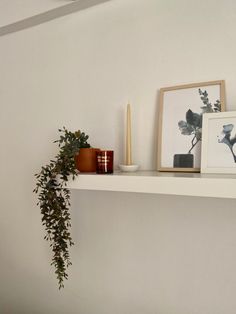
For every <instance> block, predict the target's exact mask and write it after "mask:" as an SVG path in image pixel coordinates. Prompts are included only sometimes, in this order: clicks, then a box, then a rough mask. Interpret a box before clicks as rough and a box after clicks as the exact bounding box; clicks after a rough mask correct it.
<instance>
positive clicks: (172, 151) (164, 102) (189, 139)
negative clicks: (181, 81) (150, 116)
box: [157, 80, 225, 172]
mask: <svg viewBox="0 0 236 314" xmlns="http://www.w3.org/2000/svg"><path fill="white" fill-rule="evenodd" d="M224 110H225V82H224V81H223V80H219V81H210V82H201V83H194V84H187V85H179V86H173V87H165V88H161V89H160V94H159V110H158V145H157V170H158V171H172V172H175V171H176V172H179V171H182V172H200V163H201V131H202V116H203V115H204V113H205V112H218V111H224Z"/></svg>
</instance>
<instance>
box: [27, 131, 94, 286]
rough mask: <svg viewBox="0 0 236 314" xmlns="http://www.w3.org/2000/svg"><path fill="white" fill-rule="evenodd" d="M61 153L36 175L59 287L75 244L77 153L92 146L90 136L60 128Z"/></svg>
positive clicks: (43, 221)
mask: <svg viewBox="0 0 236 314" xmlns="http://www.w3.org/2000/svg"><path fill="white" fill-rule="evenodd" d="M59 132H60V134H61V135H60V138H59V139H58V140H57V141H55V142H54V143H57V144H58V147H59V152H58V154H57V155H56V156H55V158H54V159H53V160H50V162H49V163H48V164H47V165H45V166H43V167H42V168H41V171H40V172H39V173H38V174H36V175H35V176H36V181H37V182H36V187H35V189H34V191H33V192H34V193H36V194H38V203H37V205H38V206H39V207H40V209H41V214H42V223H43V225H44V226H45V231H46V235H45V237H44V239H46V240H47V241H49V242H50V247H51V248H52V252H53V257H52V263H51V265H54V267H55V273H56V276H57V279H58V284H59V289H61V288H62V287H64V279H68V274H67V268H68V266H70V265H71V260H70V255H69V247H70V246H72V245H74V243H73V241H72V238H71V234H70V227H71V218H70V213H69V209H70V190H69V189H68V188H67V182H68V180H69V178H70V177H72V178H73V179H75V177H76V176H77V174H78V171H77V170H76V164H75V155H76V154H77V153H78V152H79V149H80V148H86V147H90V144H88V142H87V140H88V138H89V137H88V135H86V134H85V133H84V132H81V131H80V130H78V131H76V132H70V131H68V130H67V129H66V128H65V127H63V129H59Z"/></svg>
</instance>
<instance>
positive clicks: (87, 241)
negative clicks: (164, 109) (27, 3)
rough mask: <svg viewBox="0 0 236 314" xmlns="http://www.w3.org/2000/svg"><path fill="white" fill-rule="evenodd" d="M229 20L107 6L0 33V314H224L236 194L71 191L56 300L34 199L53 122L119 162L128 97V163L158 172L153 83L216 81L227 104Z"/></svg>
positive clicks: (228, 306) (214, 4)
mask: <svg viewBox="0 0 236 314" xmlns="http://www.w3.org/2000/svg"><path fill="white" fill-rule="evenodd" d="M235 12H236V2H235V1H231V0H225V1H213V0H205V1H199V2H197V3H196V1H194V0H179V1H169V0H166V1H157V0H148V1H144V0H114V1H110V2H108V3H106V4H104V5H99V6H96V7H93V8H91V9H89V10H85V11H81V12H80V13H79V14H72V15H70V16H66V17H63V18H61V19H57V20H54V21H53V22H49V23H45V24H42V25H39V26H37V27H34V28H32V29H27V30H25V31H22V32H18V33H14V34H11V35H9V36H3V37H1V38H0V51H1V52H0V55H1V58H0V69H1V75H0V108H1V109H0V110H1V114H0V129H1V154H0V174H1V181H0V194H1V197H0V203H1V206H0V217H1V219H0V252H1V253H0V254H1V259H0V264H1V267H0V278H1V284H0V313H1V312H2V313H4V314H127V313H128V314H157V313H158V314H159V313H160V314H222V313H227V314H235V309H236V298H235V287H236V272H235V265H236V228H235V226H236V210H235V199H214V198H207V197H204V198H201V197H187V196H185V197H183V196H174V195H172V196H171V195H154V194H145V193H142V194H141V193H122V192H103V191H86V190H83V191H79V190H77V191H72V207H71V214H72V237H73V240H74V241H75V246H74V247H73V248H72V249H71V254H72V262H73V265H72V267H71V268H70V271H69V280H68V281H66V283H65V289H64V290H63V291H58V288H57V282H56V279H55V274H54V270H53V268H52V267H51V266H50V259H51V251H50V249H49V246H48V243H47V242H46V241H45V240H44V239H43V236H44V230H43V228H42V225H41V215H40V210H39V208H38V207H37V206H36V202H37V200H36V198H35V196H34V195H33V194H32V190H33V187H34V185H35V178H34V176H33V174H34V173H36V172H38V171H39V170H40V167H41V166H42V165H44V164H45V163H47V162H48V161H49V160H50V159H51V158H53V157H54V156H55V155H56V154H57V148H56V145H55V144H53V143H52V142H53V141H54V140H56V139H57V138H58V132H57V129H58V128H60V127H62V126H63V125H65V126H66V127H67V128H69V129H70V130H76V129H78V128H81V129H82V130H84V131H85V132H86V133H88V134H89V135H90V143H91V144H92V145H93V146H94V147H100V148H104V149H114V151H115V163H116V165H118V164H120V163H122V162H123V156H124V146H123V145H124V132H123V130H124V129H125V127H124V122H125V114H124V112H125V107H126V102H127V100H128V99H129V100H130V102H131V103H132V108H133V110H132V112H133V120H132V121H133V134H134V138H133V140H134V141H133V155H134V156H135V160H134V161H133V162H134V163H135V164H139V165H140V167H141V169H155V166H156V159H155V156H156V152H155V143H156V128H157V125H156V109H157V93H158V89H159V88H160V87H163V86H172V85H179V84H182V83H192V82H202V81H210V80H215V79H222V78H223V79H225V80H226V93H227V109H228V110H229V109H236V106H235V104H236V102H235V100H236V88H235V86H236V75H235V71H234V69H236V58H235V56H236V41H235V29H236V18H235ZM225 189H227V183H226V185H225Z"/></svg>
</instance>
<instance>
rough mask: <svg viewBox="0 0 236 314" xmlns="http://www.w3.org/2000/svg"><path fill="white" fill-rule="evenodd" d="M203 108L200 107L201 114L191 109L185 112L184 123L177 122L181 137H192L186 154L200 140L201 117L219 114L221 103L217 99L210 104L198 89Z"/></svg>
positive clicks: (204, 94)
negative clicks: (207, 114)
mask: <svg viewBox="0 0 236 314" xmlns="http://www.w3.org/2000/svg"><path fill="white" fill-rule="evenodd" d="M198 93H199V95H200V98H201V101H202V102H203V106H202V107H201V109H202V112H201V113H195V112H193V111H192V110H191V109H189V110H188V111H187V112H186V121H184V120H181V121H179V122H178V126H179V129H180V131H181V134H183V135H192V136H193V137H192V140H191V147H190V149H189V150H188V154H191V152H192V150H193V148H194V147H195V146H196V145H197V143H198V142H199V141H201V139H202V115H203V114H204V113H209V112H220V111H221V103H220V100H219V99H217V100H216V101H215V103H214V104H211V103H210V101H209V98H208V93H207V91H206V90H205V91H202V90H201V89H200V88H199V89H198Z"/></svg>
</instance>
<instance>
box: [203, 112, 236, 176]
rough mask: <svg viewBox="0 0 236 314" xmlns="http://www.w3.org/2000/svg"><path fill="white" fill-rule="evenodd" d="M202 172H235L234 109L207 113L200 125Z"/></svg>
mask: <svg viewBox="0 0 236 314" xmlns="http://www.w3.org/2000/svg"><path fill="white" fill-rule="evenodd" d="M202 130H203V132H202V156H201V172H202V173H228V174H233V173H234V174H235V173H236V135H235V132H236V111H231V112H220V113H214V114H212V113H207V114H205V115H204V117H203V127H202Z"/></svg>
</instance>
